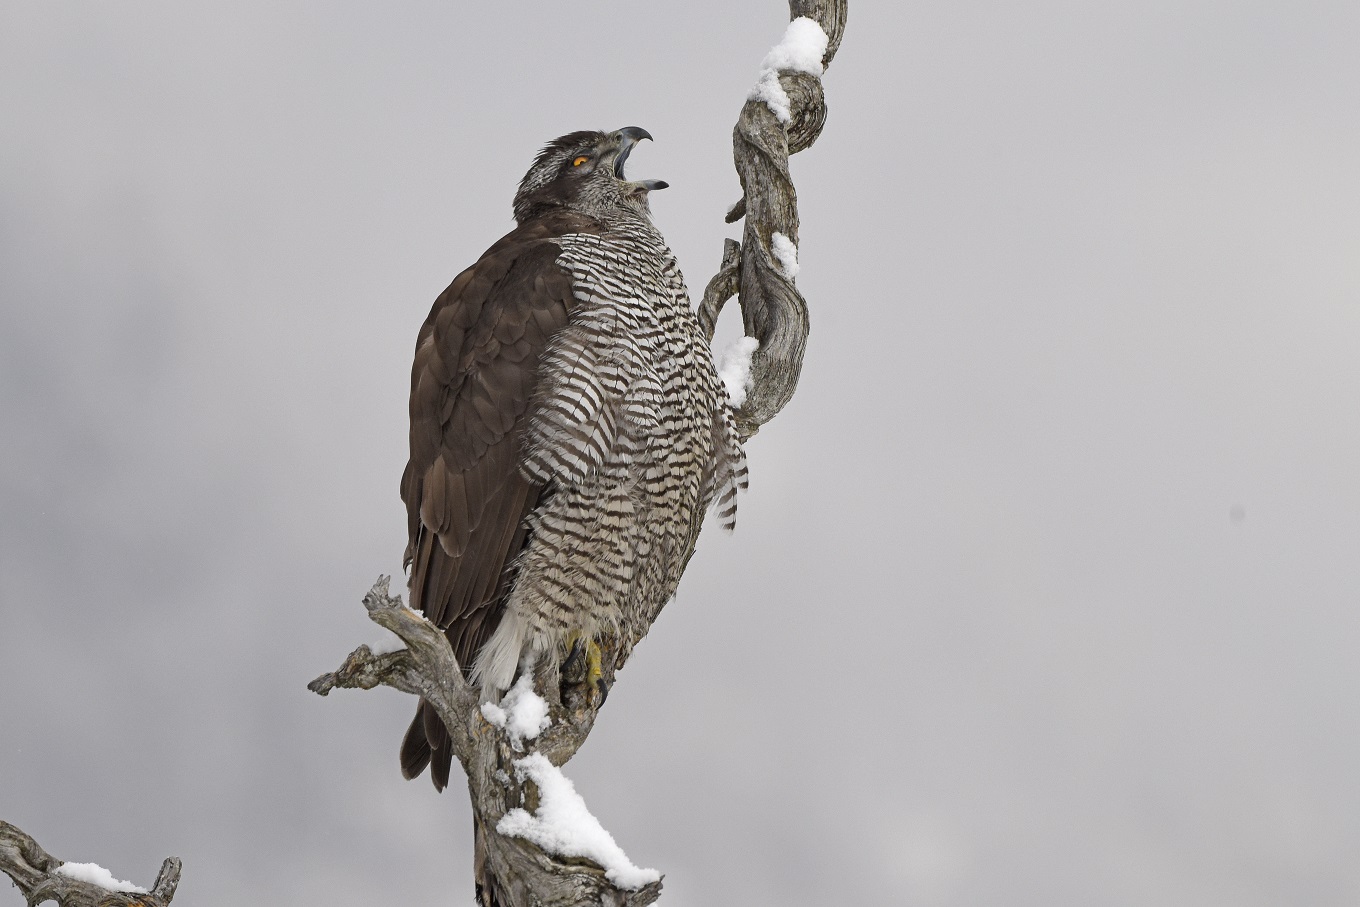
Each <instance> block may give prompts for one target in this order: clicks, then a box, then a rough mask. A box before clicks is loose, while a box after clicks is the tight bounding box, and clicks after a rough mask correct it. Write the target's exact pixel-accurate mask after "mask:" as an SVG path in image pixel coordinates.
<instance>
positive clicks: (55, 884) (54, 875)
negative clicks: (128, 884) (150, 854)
mask: <svg viewBox="0 0 1360 907" xmlns="http://www.w3.org/2000/svg"><path fill="white" fill-rule="evenodd" d="M66 865H67V864H66V863H65V861H63V860H58V859H57V858H56V857H54V856H52V855H51V854H50V853H48V852H47V851H45V850H43V849H42V848H41V847H39V846H38V842H37V841H35V840H33V839H32V838H31V837H29V836H28V835H27V834H25V833H24V832H22V831H20V830H19V829H18V828H16V827H15V826H13V825H11V824H9V823H8V822H0V870H3V871H4V873H5V875H7V876H9V877H10V879H12V880H13V882H14V884H15V886H16V887H18V889H19V891H20V892H21V893H22V894H23V896H24V900H26V901H27V902H28V907H36V905H37V904H41V903H43V902H44V901H56V902H57V903H58V904H59V905H61V907H167V905H168V904H169V903H170V899H171V898H173V897H174V896H175V888H176V887H177V886H178V885H179V872H180V861H179V858H177V857H170V858H169V859H167V860H166V861H165V862H164V863H163V864H161V871H160V873H159V874H158V875H157V876H156V883H155V884H154V885H153V886H152V887H151V890H150V891H114V890H112V889H109V888H104V887H102V886H100V885H96V884H95V883H93V882H89V881H85V880H83V879H82V878H78V877H77V876H78V875H80V874H78V873H76V874H67V873H69V872H71V870H70V868H68V869H67V872H63V871H62V867H63V866H66Z"/></svg>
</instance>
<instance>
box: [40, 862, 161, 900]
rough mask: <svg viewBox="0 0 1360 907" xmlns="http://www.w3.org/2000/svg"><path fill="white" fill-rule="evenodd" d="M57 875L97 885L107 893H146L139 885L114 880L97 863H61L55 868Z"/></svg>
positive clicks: (110, 874)
mask: <svg viewBox="0 0 1360 907" xmlns="http://www.w3.org/2000/svg"><path fill="white" fill-rule="evenodd" d="M57 874H58V875H64V876H66V877H67V878H68V879H75V880H76V881H78V882H89V883H90V884H91V885H98V886H99V887H100V888H104V889H106V890H108V891H127V892H131V893H132V894H146V893H147V891H146V889H145V888H143V887H142V886H140V885H134V884H132V883H131V882H122V881H119V880H118V879H115V878H114V877H113V873H111V872H109V871H108V870H107V869H105V868H104V867H103V866H100V865H99V864H98V863H62V864H61V865H60V866H58V867H57Z"/></svg>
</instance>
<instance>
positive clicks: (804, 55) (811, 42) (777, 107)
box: [746, 16, 828, 125]
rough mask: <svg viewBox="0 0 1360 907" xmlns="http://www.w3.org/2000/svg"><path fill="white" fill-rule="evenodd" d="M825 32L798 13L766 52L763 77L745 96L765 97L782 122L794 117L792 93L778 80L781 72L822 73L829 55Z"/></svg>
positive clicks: (762, 99)
mask: <svg viewBox="0 0 1360 907" xmlns="http://www.w3.org/2000/svg"><path fill="white" fill-rule="evenodd" d="M827 43H828V40H827V37H826V32H824V31H822V27H821V26H820V25H818V24H817V23H816V22H814V21H813V20H811V19H809V18H808V17H807V16H799V17H798V18H797V19H794V20H793V21H792V22H790V23H789V27H788V28H787V29H786V30H785V31H784V38H783V40H782V41H780V42H779V43H778V44H776V45H775V46H774V47H773V48H771V49H770V52H769V53H768V54H766V55H765V59H764V60H762V61H761V64H760V78H759V79H757V80H756V84H755V87H754V88H752V89H751V93H750V94H748V95H747V96H746V98H747V100H750V101H764V102H765V106H766V107H769V108H770V110H771V112H773V113H774V115H775V118H776V119H777V120H779V122H781V123H784V124H785V125H787V124H788V123H790V122H791V121H792V120H793V113H792V111H791V110H790V109H789V95H788V92H786V91H785V90H784V86H782V85H780V84H779V72H780V70H783V71H785V72H806V73H810V74H811V75H814V76H820V75H821V74H822V57H824V56H826V47H827Z"/></svg>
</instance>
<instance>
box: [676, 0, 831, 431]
mask: <svg viewBox="0 0 1360 907" xmlns="http://www.w3.org/2000/svg"><path fill="white" fill-rule="evenodd" d="M847 3H848V0H790V2H789V12H790V15H791V18H792V20H793V22H794V23H797V22H798V20H799V19H800V18H806V19H809V20H811V21H812V22H815V23H816V24H817V26H818V27H819V28H820V29H821V31H822V33H823V34H824V35H825V37H826V50H825V52H824V53H823V54H822V57H821V60H820V65H807V63H806V61H800V60H799V59H798V57H797V54H793V55H792V56H790V55H788V54H785V55H778V54H775V53H772V54H771V56H770V57H767V58H766V63H767V66H770V67H771V69H769V70H767V72H768V73H770V75H767V72H763V73H762V75H761V79H762V83H766V84H768V83H767V79H771V78H773V79H774V80H775V81H776V83H777V85H778V89H779V90H780V91H782V92H783V95H784V100H786V101H787V109H786V110H785V109H784V108H783V107H782V103H781V102H780V101H779V100H776V101H775V102H774V103H772V102H771V101H770V100H768V96H769V95H770V94H774V95H776V96H777V95H778V91H776V90H775V89H774V88H773V86H769V87H768V88H767V89H766V90H765V91H760V90H759V89H760V87H761V86H759V85H758V86H757V91H753V92H752V97H750V98H748V99H747V101H746V104H745V106H743V107H742V109H741V116H740V118H739V119H738V120H737V125H736V128H735V129H734V130H733V133H732V151H733V157H734V158H735V161H736V167H737V174H738V175H739V176H740V177H741V188H742V193H743V195H742V198H741V200H740V201H738V202H737V203H736V204H735V205H733V206H732V208H731V210H729V211H728V213H727V222H728V223H735V222H736V221H737V220H739V219H741V218H742V217H745V218H746V224H745V227H744V228H743V231H742V241H741V242H740V243H737V242H736V241H735V240H730V239H729V240H727V242H726V243H725V244H724V247H723V260H722V265H721V267H720V268H719V270H718V273H717V274H716V275H715V276H714V277H713V279H712V280H710V281H709V283H708V287H707V288H706V289H705V291H704V297H703V300H702V302H701V303H700V306H699V319H700V324H701V325H703V327H704V329H705V331H707V333H708V336H709V338H710V339H712V336H713V329H714V327H715V326H716V325H717V323H718V315H719V313H720V312H721V311H722V307H723V305H724V304H725V303H726V302H727V300H728V299H730V298H732V296H733V295H734V294H735V295H738V296H739V301H740V304H741V312H742V322H743V324H744V326H745V332H746V335H747V336H749V337H754V338H756V339H757V340H758V341H760V346H759V348H758V349H757V350H756V352H755V355H754V356H753V357H752V360H751V387H750V390H749V392H748V393H747V396H746V402H745V403H744V404H743V405H742V406H741V408H740V409H738V411H737V427H738V429H739V430H740V431H741V434H742V436H743V437H750V436H751V435H754V434H755V433H756V432H757V431H759V430H760V427H761V426H762V425H764V424H765V423H766V422H768V421H770V420H771V419H773V418H774V417H775V415H777V414H778V413H779V411H780V410H781V409H783V408H784V405H785V404H786V403H788V402H789V400H790V399H791V398H792V397H793V392H794V390H795V388H796V387H797V386H798V376H799V374H800V373H801V372H802V367H803V352H804V350H805V349H806V348H807V337H808V330H809V323H808V307H807V301H806V300H805V299H803V296H802V294H801V293H799V292H798V290H797V288H796V287H795V286H794V276H793V274H792V273H790V269H789V268H787V267H785V261H784V260H783V259H782V258H781V255H780V254H779V252H778V250H776V248H775V246H774V243H775V237H776V235H778V236H781V237H783V242H786V243H788V244H789V245H790V246H791V248H792V249H793V250H794V252H793V254H796V250H797V247H798V195H797V193H796V192H795V191H794V186H793V177H792V176H791V175H790V173H789V155H791V154H796V153H797V152H799V151H802V150H803V149H805V148H808V147H810V146H811V145H812V143H813V142H815V141H816V140H817V136H818V135H820V134H821V131H822V126H823V124H824V123H825V122H826V98H825V96H824V94H823V92H822V80H821V73H822V72H823V71H825V68H826V67H827V66H828V65H830V63H831V60H832V58H833V57H835V55H836V51H837V49H838V48H839V47H840V43H841V36H842V35H843V34H844V32H845V19H846V14H847V9H846V8H847ZM791 29H792V26H791ZM789 35H793V32H792V30H791V31H790V33H789ZM788 42H789V38H788V37H787V36H786V41H785V43H786V44H787V43H788ZM781 46H783V45H781ZM795 49H796V48H795ZM777 108H778V109H777ZM788 254H789V253H787V252H785V253H784V257H787V255H788Z"/></svg>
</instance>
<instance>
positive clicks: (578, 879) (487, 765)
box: [308, 577, 661, 907]
mask: <svg viewBox="0 0 1360 907" xmlns="http://www.w3.org/2000/svg"><path fill="white" fill-rule="evenodd" d="M364 607H365V608H367V609H368V614H369V617H370V618H371V619H372V620H373V621H374V622H375V623H377V624H379V625H381V626H383V627H386V628H387V629H389V630H391V631H392V632H393V633H395V634H397V636H399V637H400V638H401V640H402V641H403V642H404V643H406V648H405V649H402V650H400V651H397V652H390V653H387V654H382V655H375V654H373V652H372V650H371V649H369V647H368V646H360V647H359V648H358V649H355V650H354V652H352V653H351V654H350V655H349V657H348V658H346V659H345V663H344V664H343V665H342V666H341V667H340V668H339V669H338V670H337V671H335V672H333V673H330V674H324V675H322V676H321V677H318V678H317V679H316V680H314V681H312V682H311V683H310V684H309V685H308V687H309V689H311V690H312V691H313V692H316V693H320V694H321V695H323V696H324V695H326V694H327V693H329V692H330V691H331V690H333V689H336V688H356V689H371V688H373V687H374V686H378V685H383V686H389V687H392V688H393V689H397V690H401V691H402V692H405V693H412V694H414V695H417V696H420V697H422V698H423V699H425V701H426V702H429V703H430V704H431V705H433V706H434V708H435V710H436V711H437V712H438V713H439V717H440V718H442V719H443V721H444V724H445V725H446V726H447V727H448V729H449V736H450V740H451V745H452V747H453V751H454V753H455V754H456V755H457V757H458V761H459V763H461V764H462V766H463V770H464V771H465V772H466V773H467V777H468V793H469V794H470V796H471V798H472V810H473V820H474V822H475V824H476V827H477V829H478V834H477V842H478V853H477V854H476V855H475V862H476V868H477V873H476V874H477V877H478V879H479V897H480V898H481V899H482V903H484V904H495V905H503V907H532V905H550V904H551V905H562V907H566V905H574V904H611V905H616V907H644V905H647V904H651V903H652V902H653V901H655V900H656V899H657V897H658V896H659V895H660V893H661V881H660V879H656V880H655V881H651V882H649V883H646V884H641V885H638V886H637V887H633V888H629V887H625V886H624V885H622V884H616V883H615V882H614V881H611V880H610V878H609V877H608V874H607V873H608V871H607V870H606V868H605V867H604V866H602V865H598V864H595V863H593V862H590V861H589V860H588V858H582V857H579V856H571V855H562V854H556V853H550V852H548V851H546V850H545V849H543V848H541V847H539V846H538V845H537V844H535V843H533V842H532V841H530V840H528V839H527V838H525V837H521V836H517V835H515V834H507V833H504V831H502V829H505V828H506V827H507V826H505V825H503V824H502V823H503V821H504V820H505V819H506V816H507V814H509V813H511V812H512V811H515V810H523V811H524V812H525V813H526V814H532V813H534V812H536V811H537V809H538V806H539V803H540V798H541V796H542V792H541V790H540V785H539V783H537V782H536V781H535V780H534V777H533V776H532V773H531V772H530V771H528V770H526V762H527V761H528V760H529V759H530V757H531V756H534V755H541V756H542V757H543V758H545V759H546V760H547V761H548V762H549V763H551V765H553V766H560V765H562V764H564V763H565V762H566V761H567V760H568V759H570V758H571V757H572V756H574V755H575V754H576V751H577V750H578V749H579V748H580V747H581V744H583V743H584V742H585V739H586V737H587V736H588V735H589V734H590V730H591V728H592V727H593V726H594V724H595V715H596V712H597V710H598V708H599V701H598V699H597V698H596V699H592V697H590V696H589V695H587V694H586V693H585V692H584V691H582V690H581V689H580V688H579V687H577V686H576V685H574V684H570V683H562V679H561V678H560V677H559V676H558V665H557V664H555V663H552V662H551V661H549V662H547V663H544V664H541V665H539V667H538V669H537V670H536V671H535V673H534V677H533V687H534V689H535V690H537V691H538V692H539V693H541V694H542V699H543V700H544V701H545V702H546V704H547V707H548V718H549V722H550V723H549V724H548V726H547V728H546V729H544V730H543V731H542V732H541V733H539V734H537V736H535V737H534V738H533V739H531V740H530V739H522V738H521V737H520V736H519V735H517V734H515V733H513V731H512V729H510V728H508V727H499V726H497V725H496V724H493V723H492V721H490V720H488V717H487V715H486V714H484V712H483V709H482V708H481V707H480V704H479V702H478V696H477V693H476V692H475V691H474V690H473V688H472V687H471V686H469V685H468V683H467V681H465V680H464V679H463V674H462V671H461V670H460V669H459V667H458V663H457V662H456V661H455V660H454V656H453V650H452V649H451V648H450V646H449V642H448V639H447V638H446V637H445V636H444V633H443V632H442V631H440V630H439V629H438V628H437V627H435V626H434V625H433V624H431V623H430V622H429V621H427V620H425V618H424V617H423V616H421V615H420V614H417V613H416V612H415V611H412V610H411V609H409V608H407V607H406V606H405V605H404V604H403V603H402V600H401V597H400V596H397V597H393V596H391V595H389V594H388V578H387V577H381V578H379V579H378V581H377V582H376V583H374V585H373V588H372V589H371V590H370V591H369V593H368V595H367V596H365V597H364ZM634 642H635V641H634ZM601 649H602V655H603V657H602V659H601V660H602V663H603V666H604V670H605V679H606V681H612V680H613V673H614V670H615V666H616V662H617V660H618V656H619V654H620V652H619V643H618V641H611V640H604V641H602V645H601Z"/></svg>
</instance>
